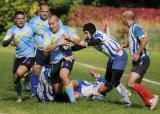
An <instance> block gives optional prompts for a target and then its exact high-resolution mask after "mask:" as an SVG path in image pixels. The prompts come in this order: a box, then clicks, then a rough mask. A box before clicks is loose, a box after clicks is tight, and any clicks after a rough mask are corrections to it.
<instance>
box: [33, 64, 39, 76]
mask: <svg viewBox="0 0 160 114" xmlns="http://www.w3.org/2000/svg"><path fill="white" fill-rule="evenodd" d="M40 69H41V67H40V66H34V67H33V68H32V72H33V73H34V74H36V75H39V73H40Z"/></svg>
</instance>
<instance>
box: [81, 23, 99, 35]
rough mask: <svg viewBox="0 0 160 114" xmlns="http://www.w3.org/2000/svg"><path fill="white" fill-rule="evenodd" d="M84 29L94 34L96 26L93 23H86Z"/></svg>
mask: <svg viewBox="0 0 160 114" xmlns="http://www.w3.org/2000/svg"><path fill="white" fill-rule="evenodd" d="M83 31H88V32H89V33H90V34H94V33H95V31H96V27H95V25H94V24H93V23H86V24H85V25H84V26H83Z"/></svg>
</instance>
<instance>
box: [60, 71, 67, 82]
mask: <svg viewBox="0 0 160 114" xmlns="http://www.w3.org/2000/svg"><path fill="white" fill-rule="evenodd" d="M59 76H60V79H61V80H62V81H65V80H68V79H69V72H68V71H66V70H64V69H63V70H61V71H60V73H59Z"/></svg>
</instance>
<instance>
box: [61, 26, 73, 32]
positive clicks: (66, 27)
mask: <svg viewBox="0 0 160 114" xmlns="http://www.w3.org/2000/svg"><path fill="white" fill-rule="evenodd" d="M61 28H62V29H63V30H64V31H70V30H72V28H71V27H70V26H67V25H61Z"/></svg>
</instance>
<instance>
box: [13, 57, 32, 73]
mask: <svg viewBox="0 0 160 114" xmlns="http://www.w3.org/2000/svg"><path fill="white" fill-rule="evenodd" d="M34 62H35V57H22V58H15V60H14V65H13V73H16V71H17V69H18V67H19V66H20V65H24V66H26V67H27V69H28V71H29V70H30V69H31V67H32V66H33V65H34Z"/></svg>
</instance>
